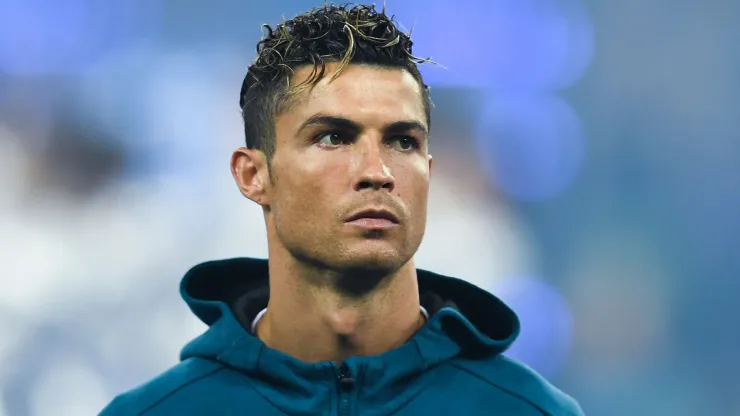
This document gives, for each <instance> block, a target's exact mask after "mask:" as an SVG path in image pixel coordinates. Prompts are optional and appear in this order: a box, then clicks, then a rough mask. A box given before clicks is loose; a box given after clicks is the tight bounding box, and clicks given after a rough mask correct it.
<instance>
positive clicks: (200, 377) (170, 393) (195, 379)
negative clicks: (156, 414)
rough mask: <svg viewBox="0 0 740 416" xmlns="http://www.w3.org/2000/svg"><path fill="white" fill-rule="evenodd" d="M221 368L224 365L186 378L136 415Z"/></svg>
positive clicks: (152, 407) (145, 411) (143, 412)
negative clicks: (186, 379)
mask: <svg viewBox="0 0 740 416" xmlns="http://www.w3.org/2000/svg"><path fill="white" fill-rule="evenodd" d="M223 369H224V367H218V368H216V369H215V370H211V371H209V372H207V373H205V374H203V375H200V376H198V377H195V378H193V379H192V380H188V381H186V382H185V383H182V384H181V385H179V386H177V387H176V388H174V389H172V390H171V391H169V392H167V394H165V395H164V396H162V397H161V398H159V399H158V400H156V401H155V402H154V403H152V404H150V405H149V406H147V407H146V408H144V410H142V411H141V412H140V413H138V414H137V416H143V415H144V414H145V413H148V412H149V411H150V410H152V409H154V408H155V407H157V406H159V405H160V404H162V402H164V401H165V400H167V399H168V398H170V397H172V396H173V395H174V394H175V393H177V392H178V391H180V390H182V389H184V388H185V387H187V386H189V385H191V384H193V383H195V382H198V381H200V380H203V379H205V378H208V377H210V376H212V375H214V374H216V373H218V372H219V371H221V370H223Z"/></svg>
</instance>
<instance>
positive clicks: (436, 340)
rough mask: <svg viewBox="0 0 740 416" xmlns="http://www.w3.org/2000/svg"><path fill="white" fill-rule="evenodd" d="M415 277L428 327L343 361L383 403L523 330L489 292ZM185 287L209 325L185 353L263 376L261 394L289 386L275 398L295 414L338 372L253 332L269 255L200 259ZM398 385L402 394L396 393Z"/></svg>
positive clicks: (492, 351) (493, 350) (427, 275)
mask: <svg viewBox="0 0 740 416" xmlns="http://www.w3.org/2000/svg"><path fill="white" fill-rule="evenodd" d="M417 278H418V282H419V292H420V298H421V303H422V306H424V307H425V308H426V309H427V311H428V312H429V315H430V316H429V320H428V321H427V323H426V324H425V325H424V327H422V328H421V329H420V330H419V331H418V332H417V333H416V334H415V335H414V336H413V337H412V338H411V339H410V340H409V342H407V343H406V344H404V345H402V346H400V347H398V348H396V349H394V350H391V351H388V352H386V353H384V354H381V355H378V356H373V357H352V358H350V359H348V360H347V361H346V362H345V365H348V366H349V368H350V369H351V370H352V371H353V374H356V375H358V377H360V378H358V381H360V380H361V381H362V383H363V394H364V395H365V396H366V398H365V399H366V400H370V401H377V405H378V406H383V407H385V406H392V405H393V402H398V401H400V400H405V399H404V397H410V396H411V395H413V394H414V392H413V389H409V388H408V387H407V386H408V380H409V379H412V378H414V377H415V376H417V375H420V374H422V373H423V372H424V371H425V369H428V368H430V367H432V366H436V365H438V364H440V363H443V362H445V361H447V360H451V359H453V358H455V357H461V356H462V357H464V358H470V359H483V358H486V357H492V356H495V355H498V354H501V353H502V352H504V351H505V350H506V349H507V348H509V346H510V345H511V344H512V343H513V342H514V340H515V339H516V337H517V336H518V334H519V320H518V318H517V316H516V314H515V313H514V312H513V311H512V310H511V309H510V308H509V307H507V306H506V305H505V304H504V303H503V302H502V301H501V300H499V299H498V298H496V297H495V296H493V295H492V294H490V293H489V292H487V291H485V290H483V289H480V288H478V287H476V286H474V285H472V284H470V283H468V282H466V281H464V280H460V279H456V278H452V277H447V276H442V275H439V274H436V273H432V272H429V271H425V270H420V269H417ZM180 292H181V295H182V297H183V299H184V300H185V302H187V304H188V306H189V307H190V309H191V310H192V311H193V313H194V314H195V315H196V316H198V318H200V320H201V321H203V322H204V323H205V324H206V325H208V326H209V329H208V330H207V331H206V332H205V333H204V334H203V335H201V336H200V337H198V338H196V339H195V340H193V341H192V342H190V343H189V344H188V345H186V346H185V348H184V349H183V350H182V353H181V359H182V360H185V359H188V358H191V357H200V358H205V359H208V360H215V361H218V362H220V363H221V364H223V365H225V366H228V367H231V368H233V369H234V370H236V371H238V372H241V373H245V374H246V375H248V376H250V378H251V379H254V380H259V381H258V382H255V386H254V387H255V388H256V389H257V390H258V391H260V393H261V394H263V393H264V394H263V395H268V391H269V390H270V389H271V388H274V387H275V386H279V389H280V391H283V392H284V391H286V389H287V391H289V392H290V393H286V394H285V395H284V400H281V399H279V398H278V399H273V400H272V401H273V404H275V405H276V406H277V407H280V408H282V409H283V410H284V411H288V413H291V414H303V413H306V412H305V409H311V408H315V407H314V406H317V405H320V404H319V403H316V401H317V400H321V399H320V397H322V396H321V395H319V394H316V389H317V388H320V386H321V385H323V384H322V383H324V384H325V383H326V381H327V380H335V379H336V371H337V367H336V366H335V365H334V364H333V363H304V362H301V361H298V360H296V359H294V358H292V357H289V356H287V355H285V354H283V353H280V352H279V351H276V350H273V349H271V348H269V347H267V346H266V345H265V344H264V343H262V342H261V341H260V340H259V339H258V338H256V337H254V336H253V335H252V334H251V333H250V331H249V328H250V323H251V320H252V319H253V318H254V317H255V316H256V315H257V313H258V312H259V311H260V310H262V309H263V308H265V307H266V305H267V300H268V296H269V279H268V265H267V260H262V259H250V258H235V259H227V260H218V261H211V262H207V263H202V264H199V265H197V266H195V267H193V268H192V269H191V270H190V271H189V272H188V273H187V274H186V275H185V277H184V278H183V280H182V282H181V285H180ZM360 374H361V376H360ZM401 386H404V388H403V389H400V387H401ZM400 390H402V391H403V392H404V394H403V396H399V395H398V392H399V391H400ZM272 397H274V395H273V396H272ZM389 400H390V402H389ZM302 409H304V410H302ZM309 413H310V412H309Z"/></svg>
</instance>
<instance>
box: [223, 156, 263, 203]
mask: <svg viewBox="0 0 740 416" xmlns="http://www.w3.org/2000/svg"><path fill="white" fill-rule="evenodd" d="M265 168H266V167H265V163H264V155H263V154H262V152H260V151H258V150H254V149H248V148H246V147H240V148H238V149H236V150H235V151H234V153H233V154H232V155H231V175H232V176H233V177H234V181H235V182H236V186H237V187H238V188H239V191H240V192H241V193H242V195H244V196H245V197H247V198H249V199H250V200H252V201H254V202H256V203H257V204H259V205H261V206H267V205H268V201H267V192H266V189H265V186H266V183H265V181H264V178H263V176H264V175H263V174H262V172H261V171H262V170H263V169H265Z"/></svg>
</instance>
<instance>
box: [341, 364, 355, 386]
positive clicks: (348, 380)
mask: <svg viewBox="0 0 740 416" xmlns="http://www.w3.org/2000/svg"><path fill="white" fill-rule="evenodd" d="M337 379H338V380H339V385H340V386H341V387H342V388H344V389H351V388H352V386H353V385H354V384H355V378H354V377H353V376H352V370H350V368H349V366H348V365H347V364H345V363H342V365H341V366H340V367H339V375H338V376H337Z"/></svg>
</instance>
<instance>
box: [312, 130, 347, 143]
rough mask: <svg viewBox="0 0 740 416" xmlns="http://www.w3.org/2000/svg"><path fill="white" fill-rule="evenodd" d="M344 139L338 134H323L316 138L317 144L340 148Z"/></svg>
mask: <svg viewBox="0 0 740 416" xmlns="http://www.w3.org/2000/svg"><path fill="white" fill-rule="evenodd" d="M345 141H346V140H345V138H344V136H343V135H341V134H339V133H325V134H322V135H320V136H318V143H320V144H323V145H325V146H340V145H342V144H344V143H345Z"/></svg>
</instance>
